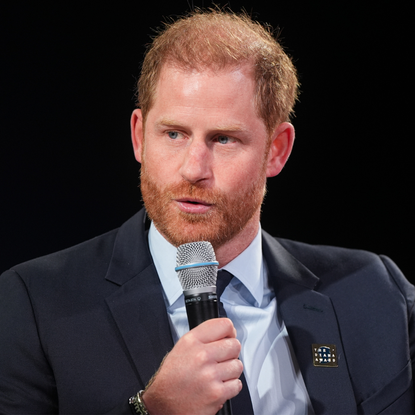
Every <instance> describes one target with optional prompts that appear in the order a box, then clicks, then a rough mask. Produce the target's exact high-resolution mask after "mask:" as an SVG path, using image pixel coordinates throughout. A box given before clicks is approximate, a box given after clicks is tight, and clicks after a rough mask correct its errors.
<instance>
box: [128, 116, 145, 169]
mask: <svg viewBox="0 0 415 415" xmlns="http://www.w3.org/2000/svg"><path fill="white" fill-rule="evenodd" d="M143 128H144V126H143V117H142V114H141V110H140V109H136V110H134V111H133V113H132V115H131V140H132V142H133V148H134V156H135V159H136V160H137V161H138V162H139V163H141V153H142V149H143V138H144V131H143Z"/></svg>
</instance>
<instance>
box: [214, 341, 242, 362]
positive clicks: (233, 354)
mask: <svg viewBox="0 0 415 415" xmlns="http://www.w3.org/2000/svg"><path fill="white" fill-rule="evenodd" d="M206 352H207V354H208V356H210V358H211V360H212V361H216V362H218V363H220V362H225V361H227V360H231V359H238V357H239V353H240V352H241V343H240V342H239V340H238V339H235V338H229V337H226V338H224V339H220V340H217V341H215V342H212V343H209V344H207V345H206Z"/></svg>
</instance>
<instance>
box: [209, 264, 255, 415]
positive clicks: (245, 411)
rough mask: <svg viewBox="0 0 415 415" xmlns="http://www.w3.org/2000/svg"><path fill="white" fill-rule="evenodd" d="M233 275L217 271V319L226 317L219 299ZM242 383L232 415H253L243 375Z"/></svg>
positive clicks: (234, 401) (233, 400)
mask: <svg viewBox="0 0 415 415" xmlns="http://www.w3.org/2000/svg"><path fill="white" fill-rule="evenodd" d="M232 278H233V275H232V274H231V273H230V272H228V271H226V270H221V271H218V279H217V281H216V294H217V296H218V299H219V317H226V311H225V309H224V307H223V303H222V301H220V297H221V295H222V294H223V292H224V291H225V288H226V287H227V286H228V284H229V283H230V282H231V279H232ZM240 379H241V382H242V390H241V392H240V393H239V395H237V396H235V397H234V398H233V399H231V401H232V415H253V414H254V410H253V408H252V401H251V396H250V395H249V389H248V385H247V384H246V380H245V376H244V373H243V372H242V375H241V377H240Z"/></svg>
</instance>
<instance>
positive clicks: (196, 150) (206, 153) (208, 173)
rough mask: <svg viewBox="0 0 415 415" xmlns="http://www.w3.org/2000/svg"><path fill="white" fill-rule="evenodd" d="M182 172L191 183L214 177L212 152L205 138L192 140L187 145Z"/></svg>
mask: <svg viewBox="0 0 415 415" xmlns="http://www.w3.org/2000/svg"><path fill="white" fill-rule="evenodd" d="M180 174H181V176H182V177H183V179H184V180H186V181H188V182H189V183H197V182H200V181H203V180H208V179H210V178H211V177H212V154H211V152H210V149H209V147H208V145H207V143H206V142H205V141H204V140H196V139H194V140H192V142H191V143H190V144H189V145H188V146H187V147H186V150H185V153H184V157H183V161H182V165H181V167H180Z"/></svg>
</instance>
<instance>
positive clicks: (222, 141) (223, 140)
mask: <svg viewBox="0 0 415 415" xmlns="http://www.w3.org/2000/svg"><path fill="white" fill-rule="evenodd" d="M228 142H229V137H227V136H226V135H220V136H219V137H218V143H220V144H227V143H228Z"/></svg>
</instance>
